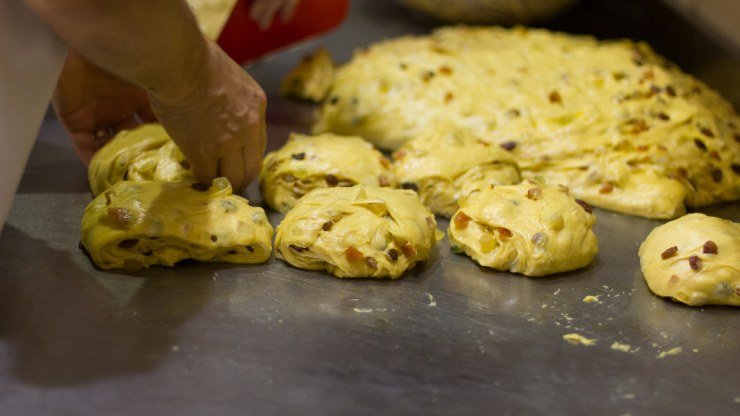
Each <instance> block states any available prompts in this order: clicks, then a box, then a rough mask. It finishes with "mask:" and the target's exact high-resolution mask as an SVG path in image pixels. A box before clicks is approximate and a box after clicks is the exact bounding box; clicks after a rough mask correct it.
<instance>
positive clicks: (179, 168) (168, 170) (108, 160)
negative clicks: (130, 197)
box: [87, 124, 192, 195]
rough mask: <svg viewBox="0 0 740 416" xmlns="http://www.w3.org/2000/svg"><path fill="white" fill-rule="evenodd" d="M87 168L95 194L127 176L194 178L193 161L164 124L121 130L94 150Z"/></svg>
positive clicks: (138, 178) (130, 178)
mask: <svg viewBox="0 0 740 416" xmlns="http://www.w3.org/2000/svg"><path fill="white" fill-rule="evenodd" d="M87 172H88V181H89V183H90V188H91V189H92V191H93V194H95V195H100V193H102V192H103V191H105V190H106V189H108V188H110V187H111V186H112V185H113V184H115V183H117V182H120V181H125V180H128V181H134V182H144V181H157V180H160V181H180V180H185V181H188V180H192V176H191V172H190V164H189V163H188V162H187V161H186V160H185V156H183V155H182V153H181V152H180V149H179V148H178V147H177V145H175V142H173V141H172V139H170V136H169V135H168V134H167V132H166V131H164V128H163V127H162V125H161V124H143V125H141V126H139V127H137V128H135V129H132V130H122V131H121V132H119V133H118V134H117V135H116V136H115V137H113V139H111V140H110V141H109V142H108V143H106V144H105V146H103V147H102V148H101V149H100V150H98V151H97V152H96V153H95V155H94V156H93V158H92V160H91V161H90V167H89V168H88V171H87Z"/></svg>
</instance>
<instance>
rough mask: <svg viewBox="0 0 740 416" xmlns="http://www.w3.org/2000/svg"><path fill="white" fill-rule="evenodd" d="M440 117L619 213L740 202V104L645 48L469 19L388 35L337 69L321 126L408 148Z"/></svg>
mask: <svg viewBox="0 0 740 416" xmlns="http://www.w3.org/2000/svg"><path fill="white" fill-rule="evenodd" d="M437 123H443V124H445V125H451V126H456V127H458V128H461V129H467V130H469V131H470V132H471V133H473V134H474V135H475V136H476V137H480V138H483V139H484V140H487V141H490V142H491V143H492V144H495V145H506V146H507V147H510V148H511V152H512V155H513V156H514V157H515V158H516V160H517V162H518V163H519V166H520V168H521V170H522V175H523V176H525V177H529V178H537V177H541V178H543V179H544V180H545V181H546V182H547V184H549V185H553V186H554V185H558V184H562V185H565V186H567V187H569V189H570V190H571V192H572V193H573V195H575V196H577V197H578V198H581V199H584V200H586V201H587V202H589V203H592V204H594V205H597V206H600V207H604V208H607V209H611V210H615V211H619V212H624V213H628V214H632V215H639V216H644V217H649V218H675V217H677V216H680V215H682V214H683V213H684V212H685V211H686V208H685V207H686V206H688V207H702V206H705V205H709V204H713V203H716V202H720V201H729V200H737V199H738V198H740V118H739V117H738V115H737V114H736V113H735V111H734V109H733V108H732V105H731V104H730V103H729V102H727V101H726V100H725V99H723V98H722V97H721V96H720V95H719V94H718V93H717V92H716V91H714V90H712V89H710V88H709V87H707V86H706V85H705V84H703V83H702V82H700V81H699V80H697V79H695V78H693V77H692V76H690V75H688V74H685V73H683V72H681V70H680V69H679V68H677V67H676V66H675V65H673V64H671V63H670V62H668V61H666V60H665V59H664V58H662V57H660V56H658V55H657V54H655V52H653V51H652V50H651V49H650V47H649V46H647V45H646V44H644V43H635V42H632V41H628V40H619V41H598V40H596V39H594V38H593V37H588V36H575V35H568V34H563V33H554V32H550V31H546V30H536V29H527V28H522V27H519V28H514V29H504V28H499V27H489V28H485V27H479V28H473V27H464V26H456V27H448V28H442V29H439V30H436V31H434V32H433V33H432V34H431V35H429V36H421V37H411V36H407V37H401V38H397V39H393V40H388V41H384V42H380V43H378V44H375V45H372V46H370V47H369V48H367V49H364V50H361V51H359V52H357V53H356V54H355V56H354V58H353V59H352V60H351V61H350V62H349V63H347V64H346V65H344V66H342V67H340V68H339V69H338V70H337V75H336V77H335V80H334V84H333V86H332V89H331V92H330V94H329V98H328V99H327V100H326V101H325V102H324V105H323V109H322V113H321V117H320V119H319V120H318V122H317V124H316V125H315V126H314V129H315V131H316V132H327V131H331V132H335V133H338V134H358V135H361V136H362V137H364V138H366V139H367V140H369V141H371V142H373V143H374V144H376V145H377V146H379V147H381V148H383V149H394V150H395V149H398V148H399V147H401V146H402V145H403V143H405V142H407V141H409V140H411V139H413V138H415V137H417V136H419V135H420V134H423V132H424V130H425V129H426V128H428V126H430V125H434V124H437Z"/></svg>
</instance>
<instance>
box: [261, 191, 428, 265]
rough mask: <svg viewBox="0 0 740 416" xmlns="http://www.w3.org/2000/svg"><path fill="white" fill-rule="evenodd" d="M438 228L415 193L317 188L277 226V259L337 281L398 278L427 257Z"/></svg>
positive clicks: (299, 202)
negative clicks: (330, 275) (337, 279)
mask: <svg viewBox="0 0 740 416" xmlns="http://www.w3.org/2000/svg"><path fill="white" fill-rule="evenodd" d="M436 232H437V225H436V222H435V220H434V214H432V213H431V212H430V211H429V210H428V209H427V208H426V207H424V205H422V204H421V202H420V201H419V199H418V198H417V197H416V194H415V193H414V192H412V191H408V190H400V189H391V188H377V187H365V186H362V185H358V186H354V187H351V188H328V189H316V190H314V191H312V192H310V193H309V194H308V195H306V196H305V197H303V198H302V199H301V200H300V201H298V204H297V205H296V207H295V208H294V209H293V210H292V211H290V212H288V214H287V215H286V216H285V219H284V220H283V222H282V223H280V225H278V227H277V237H276V239H275V247H276V250H277V251H276V257H277V258H279V259H281V260H284V261H286V262H288V263H289V264H291V265H293V266H295V267H298V268H301V269H307V270H327V271H328V272H329V273H332V274H334V275H335V276H337V277H376V278H382V277H390V278H393V279H395V278H397V277H400V276H401V275H402V274H403V273H404V272H405V271H406V270H408V269H410V268H412V267H414V265H416V263H417V262H419V261H423V260H425V259H427V258H429V255H430V252H431V249H432V247H433V246H434V244H435V242H436V237H437V235H436Z"/></svg>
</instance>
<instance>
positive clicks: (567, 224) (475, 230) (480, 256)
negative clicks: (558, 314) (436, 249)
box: [447, 180, 598, 276]
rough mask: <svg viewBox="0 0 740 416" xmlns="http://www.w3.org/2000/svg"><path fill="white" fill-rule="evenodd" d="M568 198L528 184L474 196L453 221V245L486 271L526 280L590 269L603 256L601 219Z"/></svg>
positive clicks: (450, 232)
mask: <svg viewBox="0 0 740 416" xmlns="http://www.w3.org/2000/svg"><path fill="white" fill-rule="evenodd" d="M567 192H568V191H567V189H565V188H561V187H558V188H554V187H543V186H541V185H540V184H538V183H537V182H534V181H532V180H525V181H523V182H522V183H520V184H518V185H511V186H496V187H495V188H493V189H490V190H485V191H480V192H476V193H473V194H472V195H470V196H469V197H468V198H467V199H465V200H463V201H460V209H459V210H458V211H457V213H455V215H454V216H453V217H452V220H451V221H450V226H449V228H448V231H447V233H448V235H449V238H450V245H451V246H452V248H453V251H464V252H465V253H466V254H467V255H468V256H470V257H471V258H472V259H473V260H475V261H476V262H477V263H478V264H480V265H481V266H486V267H491V268H493V269H496V270H508V271H511V272H513V273H521V274H523V275H525V276H544V275H549V274H555V273H561V272H567V271H570V270H576V269H580V268H582V267H585V266H587V265H588V264H589V263H591V260H592V259H593V258H594V256H595V255H596V253H597V252H598V242H597V240H596V235H595V234H594V232H593V230H592V229H591V228H592V226H593V225H594V223H595V221H596V218H595V217H594V215H593V214H592V213H590V212H589V211H590V210H591V208H590V206H588V205H586V204H584V203H583V202H581V203H580V204H583V205H580V204H579V203H578V202H577V201H576V200H574V199H573V198H572V197H571V196H570V195H568V193H567ZM587 210H588V211H587Z"/></svg>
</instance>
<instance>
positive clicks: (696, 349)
mask: <svg viewBox="0 0 740 416" xmlns="http://www.w3.org/2000/svg"><path fill="white" fill-rule="evenodd" d="M691 351H693V352H699V348H694V349H693V350H691Z"/></svg>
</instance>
